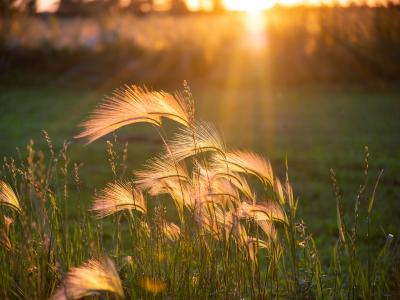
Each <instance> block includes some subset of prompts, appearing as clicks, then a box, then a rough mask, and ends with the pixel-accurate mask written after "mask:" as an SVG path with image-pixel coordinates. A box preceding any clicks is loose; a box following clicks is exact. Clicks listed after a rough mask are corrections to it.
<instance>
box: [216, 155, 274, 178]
mask: <svg viewBox="0 0 400 300" xmlns="http://www.w3.org/2000/svg"><path fill="white" fill-rule="evenodd" d="M212 168H215V169H217V170H224V169H225V170H226V169H229V170H230V172H238V173H245V174H253V175H255V176H257V177H258V178H260V180H261V181H262V182H264V183H268V184H270V185H273V183H274V180H273V179H274V174H273V171H272V167H271V164H270V162H269V161H267V160H265V159H264V158H263V157H261V156H260V155H258V154H255V153H253V152H245V151H233V152H228V153H225V155H220V154H216V155H214V156H213V160H212Z"/></svg>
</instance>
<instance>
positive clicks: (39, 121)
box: [0, 73, 400, 245]
mask: <svg viewBox="0 0 400 300" xmlns="http://www.w3.org/2000/svg"><path fill="white" fill-rule="evenodd" d="M17 74H18V73H17ZM21 76H25V77H26V78H24V79H23V80H22V82H21V83H18V84H13V83H8V82H7V84H4V85H0V103H1V113H2V118H1V120H0V128H1V131H0V155H1V156H16V151H15V147H19V148H20V149H24V147H25V146H26V144H27V143H28V142H29V140H30V139H31V138H32V139H34V141H35V143H36V144H37V145H38V148H41V149H45V141H44V138H43V134H42V132H41V131H42V130H46V131H47V132H48V133H49V135H50V137H51V138H52V139H53V143H54V144H55V147H58V148H60V147H61V146H62V143H63V141H64V140H69V141H72V145H71V146H70V149H71V156H72V160H76V161H78V162H80V163H82V164H83V165H82V168H81V169H82V172H83V175H82V177H83V178H84V183H85V186H86V188H87V190H86V195H87V198H88V199H86V200H85V201H90V199H89V198H90V195H91V193H92V191H93V190H94V189H95V188H96V187H97V188H98V187H99V186H103V185H104V184H105V183H106V182H107V181H108V180H109V179H110V178H111V172H110V169H109V166H108V163H107V161H106V159H105V151H106V150H105V149H106V147H105V143H104V141H100V142H97V143H95V144H92V145H89V146H84V145H83V144H81V143H80V142H76V141H75V140H74V139H73V136H74V135H75V134H76V133H77V132H78V131H79V130H78V128H77V125H78V124H79V122H80V121H82V120H83V119H84V118H85V117H86V116H87V114H88V112H89V111H90V110H91V109H92V108H93V107H94V106H95V105H96V104H97V103H98V102H99V101H100V100H101V98H102V95H103V94H104V93H108V92H109V91H107V90H104V89H102V88H101V87H93V86H89V85H88V84H82V83H79V82H75V81H71V80H67V81H63V80H62V79H63V78H62V76H59V77H57V76H54V77H52V76H46V75H42V76H43V78H40V79H39V80H37V79H36V80H31V81H33V83H30V84H29V80H30V78H29V76H27V75H21ZM31 76H33V75H31ZM3 81H6V80H4V79H3ZM206 87H207V88H206ZM176 88H180V86H176ZM171 89H173V88H171ZM192 89H193V93H194V96H195V99H196V101H197V102H196V104H197V108H196V109H197V112H196V113H197V115H199V116H201V117H202V118H203V119H208V120H211V121H213V122H214V123H215V124H216V125H217V127H218V128H219V129H220V130H221V132H223V133H224V136H225V138H226V140H227V141H228V143H229V144H230V145H232V146H233V147H238V148H244V149H253V150H254V151H256V152H259V153H261V154H263V155H265V156H266V157H268V158H269V159H270V160H271V161H272V163H273V166H274V167H275V169H276V170H278V173H280V175H282V174H283V172H284V166H285V159H286V157H287V160H288V163H289V171H290V177H291V180H292V184H293V186H294V189H295V191H296V195H298V197H299V200H300V202H301V206H300V210H301V213H302V216H303V217H304V219H306V220H308V224H309V226H310V228H311V231H312V232H313V233H314V237H315V239H316V241H317V243H318V244H322V245H324V244H325V243H326V242H330V241H332V239H333V238H334V237H335V235H336V233H337V229H336V220H335V216H334V214H333V213H332V212H333V211H334V209H335V201H334V194H333V189H332V185H331V181H330V177H329V169H330V168H333V169H334V170H335V172H336V174H337V177H338V181H339V184H340V186H341V188H342V189H343V192H344V199H345V200H344V201H345V203H348V205H349V206H351V205H353V204H352V203H353V200H354V196H355V194H356V191H357V190H358V188H359V185H360V184H362V182H363V168H364V166H363V159H364V153H363V152H364V150H363V149H364V146H366V145H367V146H368V147H369V151H370V154H371V157H370V170H371V174H370V182H373V181H374V180H375V177H376V176H377V173H378V172H379V171H380V170H381V169H383V170H384V175H383V178H382V180H381V183H380V186H379V189H378V193H377V200H376V207H377V212H376V218H377V219H378V220H377V221H378V223H379V224H381V225H382V229H384V230H385V231H386V232H395V231H396V229H397V228H398V226H399V225H400V221H399V219H398V218H397V216H398V215H399V213H400V204H399V203H400V202H399V198H400V190H399V189H398V185H399V182H400V175H399V174H400V151H399V147H400V142H399V141H400V122H399V121H398V115H399V113H400V102H399V91H398V90H396V89H379V90H373V89H368V88H366V89H363V88H360V87H329V86H314V87H290V88H283V87H282V88H280V89H278V88H275V89H272V88H268V87H260V86H256V87H254V86H251V85H247V84H238V85H236V86H235V87H233V88H232V87H226V88H219V86H217V84H214V86H213V83H212V81H210V82H207V81H203V82H193V83H192ZM118 136H119V138H120V139H121V141H122V143H123V142H125V141H128V142H129V143H130V145H129V168H131V170H134V169H138V168H139V167H140V164H142V163H143V162H144V160H145V159H147V158H149V157H150V156H151V155H152V154H154V153H156V152H158V151H159V150H160V146H161V144H160V141H159V140H158V139H157V138H154V137H153V136H154V135H153V133H152V132H151V129H149V128H148V127H146V126H138V127H133V128H128V129H124V130H122V131H119V132H118ZM374 234H375V235H376V237H377V238H378V237H379V238H380V237H382V236H383V233H382V232H381V229H380V228H376V232H374Z"/></svg>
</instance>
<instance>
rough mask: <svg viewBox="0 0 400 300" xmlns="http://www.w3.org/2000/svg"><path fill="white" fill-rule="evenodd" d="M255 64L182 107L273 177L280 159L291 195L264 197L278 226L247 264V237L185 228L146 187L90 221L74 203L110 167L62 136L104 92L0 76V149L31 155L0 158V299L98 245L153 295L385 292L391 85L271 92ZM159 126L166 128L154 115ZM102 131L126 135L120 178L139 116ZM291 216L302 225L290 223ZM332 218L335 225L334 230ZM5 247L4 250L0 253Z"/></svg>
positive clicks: (142, 149) (140, 290) (392, 202)
mask: <svg viewBox="0 0 400 300" xmlns="http://www.w3.org/2000/svg"><path fill="white" fill-rule="evenodd" d="M260 74H261V75H262V73H254V76H255V79H256V80H255V81H254V82H253V85H249V84H248V82H245V81H242V82H240V81H239V82H236V83H235V84H233V85H232V84H231V85H226V86H225V85H224V84H222V85H218V84H216V83H214V84H213V81H212V80H209V81H207V80H205V81H194V82H193V83H192V87H193V94H194V97H195V100H196V104H197V107H196V109H197V111H196V115H197V116H199V117H201V119H206V120H210V121H212V122H214V123H216V124H217V125H218V127H219V129H220V131H221V132H222V133H223V134H224V137H225V139H226V142H227V144H228V145H229V147H230V149H232V148H239V149H250V150H252V151H256V152H258V153H260V154H262V155H263V156H265V157H267V158H269V159H270V160H271V161H272V163H273V167H274V171H275V174H277V175H278V176H279V177H280V178H285V161H286V159H287V161H288V165H289V175H290V179H291V182H292V185H293V188H294V192H295V196H296V197H298V199H299V201H300V204H299V205H298V206H296V205H294V203H293V202H292V201H291V200H289V199H290V197H289V194H290V193H287V192H285V195H286V197H287V198H286V200H285V201H280V202H279V203H280V204H277V205H279V208H281V209H284V211H285V214H286V216H287V218H288V219H287V223H286V221H285V222H283V221H282V223H279V222H278V223H277V228H278V232H279V238H278V239H277V240H276V243H277V244H276V245H275V246H277V248H275V246H273V245H274V243H275V242H273V243H272V242H271V243H270V244H269V246H268V250H265V251H264V250H260V251H259V252H258V257H259V260H258V264H253V261H252V260H251V259H250V257H249V256H248V253H247V252H246V251H247V250H246V251H243V250H244V249H247V248H242V247H243V244H242V243H241V242H240V240H239V239H237V236H235V234H232V232H233V231H232V232H230V234H229V235H228V236H227V238H226V239H221V240H219V241H215V240H214V239H212V238H211V235H210V236H209V235H208V234H207V231H205V232H206V234H205V235H204V236H203V233H202V232H203V231H202V230H200V229H199V226H202V225H199V224H202V223H197V222H195V221H194V218H193V217H194V215H192V213H193V212H192V211H191V210H190V209H187V210H185V213H184V214H179V218H178V214H177V210H176V209H175V207H174V205H173V204H172V201H171V203H170V204H168V202H165V200H164V201H160V200H161V199H164V198H163V197H161V198H160V197H159V196H156V197H154V198H152V199H149V197H147V201H149V206H148V209H149V212H148V214H147V216H145V215H143V216H139V215H136V214H131V215H128V214H125V213H121V214H115V215H114V216H113V217H108V218H107V219H106V220H104V221H96V220H94V218H93V216H92V213H90V212H88V208H89V207H91V204H92V199H93V195H94V193H95V191H97V192H98V191H99V190H100V189H101V188H103V187H104V186H105V184H106V183H109V182H112V181H113V180H114V179H116V178H114V176H113V174H112V172H111V169H110V157H109V155H107V146H106V143H105V142H104V139H102V140H101V141H96V142H95V143H92V144H90V145H88V146H84V145H83V144H82V142H81V141H76V140H74V139H73V136H74V135H75V134H76V133H77V132H78V129H77V124H79V122H80V121H82V120H83V119H84V118H85V117H86V116H87V115H88V112H89V111H91V110H92V108H93V107H94V106H95V105H96V103H98V102H99V100H100V99H101V97H102V95H103V94H104V93H109V91H108V90H106V89H105V88H102V87H101V85H100V84H99V86H98V87H94V86H93V85H88V84H87V83H85V82H80V83H79V82H75V81H71V80H70V79H68V80H63V77H62V76H60V77H59V78H51V76H48V77H46V76H43V75H42V76H43V77H42V78H39V79H35V80H32V82H31V83H30V84H27V83H29V77H25V78H22V79H21V81H20V82H18V81H16V82H18V84H17V83H16V82H15V83H11V84H7V85H4V86H3V87H2V88H1V89H0V95H1V96H0V97H1V99H0V101H1V103H2V104H3V105H2V114H3V116H4V117H3V118H2V119H1V123H0V126H1V129H2V130H1V134H2V136H1V144H0V149H2V150H1V151H2V152H1V155H2V156H3V155H4V156H14V157H15V156H17V153H18V152H17V151H16V150H14V147H18V148H19V149H21V153H22V155H23V156H25V155H26V154H29V153H30V156H28V157H33V158H34V159H33V160H30V159H29V158H28V159H27V160H23V162H22V165H20V163H21V162H17V168H15V167H13V165H12V164H11V165H10V161H9V160H5V165H7V164H8V167H4V168H3V169H2V171H1V172H2V173H3V172H4V174H1V175H2V178H3V175H4V179H5V178H7V181H9V182H10V184H11V185H12V186H13V187H14V188H15V187H18V188H16V191H17V193H18V195H19V198H20V201H21V202H22V203H23V211H24V213H23V214H21V215H18V214H16V213H12V212H11V211H8V210H7V209H4V210H3V208H2V212H3V211H4V212H5V215H9V216H10V215H12V216H13V217H14V219H15V224H12V225H11V226H10V228H11V229H10V230H8V229H7V230H6V231H5V230H3V231H2V232H1V233H2V236H1V242H2V244H3V246H4V245H7V244H4V233H6V234H7V235H8V236H9V238H10V242H9V243H10V245H11V246H10V247H9V249H8V250H7V249H6V248H4V247H3V248H1V251H0V256H1V257H2V260H1V261H2V263H1V266H2V269H3V270H4V273H3V274H2V276H1V280H0V282H1V284H2V285H3V290H2V292H1V293H2V294H3V296H5V297H6V298H8V297H11V295H13V297H14V296H15V297H16V298H34V299H42V298H47V297H48V296H49V295H50V294H52V293H53V292H54V289H55V287H56V286H59V281H60V280H62V279H63V278H65V277H64V276H65V272H67V271H69V270H71V267H73V266H79V265H81V264H82V263H83V262H84V261H86V260H87V259H88V258H90V257H98V256H99V255H101V254H108V255H109V256H111V257H112V258H113V260H114V261H115V262H116V265H117V269H118V273H119V276H121V279H122V282H123V286H124V293H125V294H126V295H127V296H128V297H130V298H137V297H141V298H146V299H147V298H150V299H151V298H154V295H151V293H149V291H151V288H149V287H145V286H144V285H143V284H142V283H141V282H142V281H143V280H144V279H146V278H153V279H156V280H162V282H165V284H166V285H165V286H166V288H163V289H164V291H162V292H161V294H159V295H158V297H159V298H165V297H167V298H168V297H175V296H176V297H184V298H198V299H204V298H207V297H211V298H227V297H234V298H235V297H238V296H240V297H245V298H246V297H247V298H257V297H258V298H265V297H267V296H268V297H274V295H276V297H277V298H282V299H284V298H294V299H309V298H311V299H312V298H315V297H318V298H321V297H322V295H325V296H326V297H328V298H329V297H330V298H342V299H356V298H357V297H363V298H366V299H373V298H374V295H383V294H386V293H390V294H392V295H397V290H398V287H397V285H396V280H397V278H398V270H397V268H396V267H395V265H396V263H397V259H398V257H397V254H398V253H397V252H396V251H397V244H398V242H396V243H395V245H394V246H393V247H392V246H390V242H391V240H390V238H389V239H388V240H387V241H386V244H385V239H386V237H388V233H393V234H394V235H395V237H397V234H398V229H397V228H398V225H399V221H398V219H397V218H396V214H397V213H398V210H399V204H397V203H396V199H397V198H398V195H399V191H398V190H397V188H396V182H398V178H399V177H398V175H397V174H398V171H399V169H400V166H399V163H398V162H399V156H398V155H399V154H398V153H397V151H396V147H397V144H396V143H397V142H398V135H399V134H398V132H399V131H398V129H399V128H398V127H399V124H398V122H397V119H396V115H397V113H398V110H399V104H398V103H397V95H398V91H396V90H380V91H379V92H376V91H375V92H373V91H368V90H366V89H360V88H356V87H353V88H349V87H343V88H341V89H338V88H332V87H326V86H325V87H322V86H320V87H302V88H300V87H297V88H295V87H290V88H285V89H284V88H281V89H277V88H275V89H273V88H270V87H268V85H267V84H265V85H264V84H263V81H262V80H260V79H262V77H259V76H260ZM24 76H25V75H24ZM64 79H65V78H64ZM3 81H4V82H6V81H7V78H6V79H4V80H3ZM21 82H23V83H24V84H20V83H21ZM250 82H251V81H250ZM44 83H45V84H44ZM5 86H6V87H5ZM221 86H222V87H223V88H221ZM283 91H284V92H283ZM166 129H167V132H172V131H173V130H174V129H176V126H175V125H174V124H172V123H171V122H166ZM42 130H46V131H47V132H48V133H49V135H50V137H51V138H52V143H53V145H54V148H55V150H56V153H58V151H59V150H60V149H61V148H62V145H63V141H64V140H65V139H66V140H70V141H71V144H70V145H69V151H68V155H67V156H64V155H63V151H61V154H60V155H56V156H51V155H50V154H51V151H50V150H49V147H48V145H47V142H46V141H45V138H44V137H43V136H44V134H43V132H42ZM31 138H32V139H34V140H35V147H34V149H35V150H34V152H32V150H29V149H30V148H28V149H27V148H25V145H26V144H27V143H28V142H29V140H30V139H31ZM114 138H118V141H119V145H114V147H118V148H119V149H117V150H118V151H116V152H115V153H117V154H118V153H121V150H122V147H123V145H124V144H125V142H128V143H129V147H128V161H127V162H126V163H123V164H120V163H121V154H118V155H120V156H119V158H115V157H114V158H113V159H111V161H112V163H117V168H121V167H122V166H127V168H128V169H127V172H126V173H125V176H124V177H125V178H126V177H127V178H129V177H130V174H132V171H133V170H137V169H138V168H140V165H141V164H143V163H144V161H145V160H146V159H147V158H150V157H152V156H153V155H154V154H155V153H157V152H160V151H161V149H162V143H161V141H160V139H159V138H157V134H156V132H154V130H153V129H152V128H151V126H145V125H137V126H127V127H126V128H123V129H121V130H118V136H116V135H115V136H114V137H113V136H110V137H109V139H111V140H113V139H114ZM365 145H368V146H369V152H370V153H371V156H370V157H369V165H368V167H369V170H370V172H369V173H368V176H369V177H368V178H369V179H368V184H367V190H366V192H365V193H364V194H363V195H362V197H361V209H360V214H359V216H358V218H356V219H357V220H358V226H359V231H358V232H357V234H356V235H354V236H353V235H352V231H351V230H352V229H351V226H352V225H351V224H352V218H354V215H353V213H352V210H353V207H354V203H355V199H356V195H357V191H358V190H359V189H360V185H362V184H363V183H364V180H365V178H364V175H363V174H364V170H365V164H364V146H365ZM108 147H109V146H108ZM115 149H116V148H115ZM41 151H43V152H44V153H45V154H44V155H42V154H41ZM49 155H50V156H49ZM396 155H397V156H396ZM41 157H43V159H41ZM198 157H202V158H199V161H200V162H202V160H206V158H205V157H204V156H200V155H199V156H198ZM66 158H68V159H67V160H65V159H66ZM75 163H76V165H75V166H77V167H79V171H80V172H79V180H78V179H77V176H75V175H74V165H73V164H75ZM67 164H68V165H69V166H68V167H67ZM46 165H47V166H49V168H48V169H47V167H46ZM189 165H191V164H190V163H189ZM204 165H205V166H206V165H207V163H206V162H204ZM50 166H51V167H50ZM330 168H333V169H335V173H336V179H335V180H337V183H338V185H339V187H340V188H342V190H336V197H335V192H334V191H333V188H332V183H331V179H330V176H331V175H330V171H329V170H330ZM7 169H8V170H7ZM381 169H384V170H385V173H384V177H383V178H382V180H381V181H380V184H379V187H378V192H377V194H376V195H375V198H376V199H375V203H374V209H373V213H372V215H370V214H366V212H367V210H366V209H367V207H368V203H371V198H370V197H371V195H373V194H374V192H373V190H372V189H373V188H374V183H375V182H376V177H377V174H378V172H379V171H380V170H381ZM13 174H16V177H15V178H17V181H18V184H15V182H14V180H13V178H14V177H13V176H14V175H13ZM68 174H69V175H68ZM396 176H397V177H396ZM193 182H196V181H195V179H193ZM249 182H250V183H252V184H254V183H256V182H254V181H253V180H249ZM257 187H258V188H257ZM335 188H336V186H335ZM255 190H256V191H257V194H258V196H259V199H257V201H258V203H261V202H262V201H263V200H265V199H266V198H267V197H273V199H275V200H276V199H277V190H276V189H273V188H270V187H269V186H268V185H267V184H266V185H264V186H263V187H262V186H261V185H260V183H258V185H257V184H256V185H255ZM188 195H189V194H188ZM335 198H336V199H335ZM160 203H162V205H161V206H159V205H160ZM238 203H239V202H238ZM238 203H237V204H238ZM275 203H278V202H275ZM339 204H343V207H344V208H345V211H346V212H345V214H344V215H340V218H339V217H337V216H336V209H337V205H339ZM162 207H165V208H162ZM296 207H297V208H298V210H299V212H298V213H297V208H296ZM339 207H340V205H339ZM164 209H166V211H165V212H164ZM225 209H226V210H229V209H228V208H225ZM230 212H232V210H231V211H230ZM173 216H174V217H173ZM367 216H368V217H367ZM163 218H166V219H169V220H172V219H174V220H178V219H179V221H180V222H179V224H180V226H181V230H182V239H179V241H175V242H173V241H172V242H168V241H166V240H165V238H162V235H161V234H160V231H159V230H160V227H159V226H160V224H161V223H160V222H161V221H159V220H162V219H163ZM371 218H372V220H371ZM141 220H142V221H146V222H148V224H149V226H150V227H151V232H152V233H151V235H150V236H149V237H148V238H147V237H146V236H145V235H144V232H143V230H142V229H140V226H139V225H138V223H137V222H138V221H141ZM301 220H304V221H305V222H306V226H307V227H302V226H301V224H302V222H301ZM111 221H112V222H111ZM253 221H255V220H253ZM253 221H251V220H249V221H246V222H244V221H243V225H242V226H245V227H243V228H246V231H248V233H249V234H251V235H253V236H257V238H258V237H259V234H261V235H260V236H261V237H263V238H264V239H267V240H269V241H272V240H274V239H273V238H272V237H271V236H268V234H267V232H265V233H260V232H259V230H258V229H257V228H258V227H257V224H256V223H254V224H253ZM370 221H371V224H372V225H371V226H369V225H370ZM1 222H2V223H4V222H5V221H3V220H2V221H1ZM4 226H5V225H4ZM235 228H236V227H235ZM338 228H341V230H342V231H343V232H344V238H343V239H341V241H338V236H339V232H338ZM367 230H368V232H369V234H368V235H366V232H367ZM310 234H311V235H312V236H311V235H310ZM314 241H315V242H316V244H317V249H318V253H317V252H316V248H315V246H314ZM245 245H246V247H247V243H245ZM335 245H336V246H335ZM384 245H386V246H385V247H384ZM281 246H282V248H280V247H281ZM280 249H282V251H281V250H280ZM380 249H382V250H381V251H380V252H378V251H379V250H380ZM9 254H10V255H12V259H5V258H6V257H7V256H8V255H9ZM332 254H333V255H332ZM126 255H131V256H132V257H133V263H132V264H130V265H127V264H126V262H125V260H126ZM319 258H321V263H322V266H320V265H319V263H320V260H319ZM17 261H18V262H20V264H16V262H17ZM370 264H371V265H370ZM329 266H330V267H329ZM27 270H28V275H29V274H30V275H29V276H26V272H27ZM194 280H199V283H198V284H197V283H194V282H195V281H194ZM146 290H147V291H146ZM375 293H376V294H375Z"/></svg>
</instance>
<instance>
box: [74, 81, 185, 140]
mask: <svg viewBox="0 0 400 300" xmlns="http://www.w3.org/2000/svg"><path fill="white" fill-rule="evenodd" d="M162 117H165V118H169V119H171V120H174V121H176V122H178V123H180V124H182V125H184V126H189V124H190V115H189V110H188V108H187V106H186V102H185V101H183V99H182V97H181V96H180V95H179V94H177V95H171V94H169V93H165V92H162V91H161V92H155V91H149V90H148V89H146V88H140V87H137V86H131V87H129V86H125V88H124V89H117V90H116V91H114V93H113V95H112V96H111V97H108V98H107V99H106V101H105V102H104V103H102V104H101V105H100V106H99V107H98V108H96V109H95V110H94V111H93V113H92V115H91V116H90V117H89V119H88V120H87V121H85V122H83V123H82V127H83V128H84V130H83V132H81V133H80V134H79V135H77V136H76V138H83V137H85V138H87V139H88V143H91V142H93V141H94V140H96V139H98V138H100V137H102V136H104V135H106V134H108V133H110V132H112V131H114V130H116V129H118V128H120V127H123V126H125V125H129V124H134V123H139V122H145V123H151V124H153V125H156V126H160V125H161V118H162Z"/></svg>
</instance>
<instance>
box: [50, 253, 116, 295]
mask: <svg viewBox="0 0 400 300" xmlns="http://www.w3.org/2000/svg"><path fill="white" fill-rule="evenodd" d="M102 291H103V292H111V293H114V294H115V295H117V296H118V297H120V298H124V292H123V290H122V285H121V280H120V278H119V275H118V273H117V270H116V268H115V266H114V263H113V262H112V260H111V259H110V258H108V257H103V258H101V259H99V260H97V259H90V260H89V261H88V262H86V263H85V264H83V265H82V266H81V267H77V268H72V270H71V271H70V272H69V273H68V274H67V277H66V278H65V279H64V281H63V283H62V284H61V286H60V287H59V288H58V289H57V290H56V292H55V293H54V294H53V296H52V297H51V300H64V299H65V300H66V299H81V298H83V297H86V296H92V295H95V294H97V293H98V292H102Z"/></svg>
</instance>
